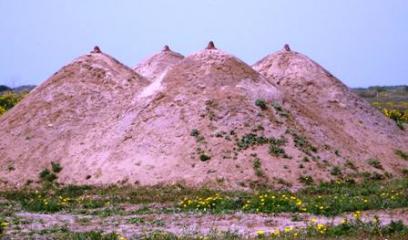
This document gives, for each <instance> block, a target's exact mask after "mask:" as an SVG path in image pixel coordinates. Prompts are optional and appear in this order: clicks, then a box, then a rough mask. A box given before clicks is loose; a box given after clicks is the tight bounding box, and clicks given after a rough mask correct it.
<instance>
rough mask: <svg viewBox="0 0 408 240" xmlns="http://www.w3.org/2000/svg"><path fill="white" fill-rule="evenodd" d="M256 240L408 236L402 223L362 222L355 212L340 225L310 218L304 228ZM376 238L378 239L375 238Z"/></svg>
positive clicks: (285, 230)
mask: <svg viewBox="0 0 408 240" xmlns="http://www.w3.org/2000/svg"><path fill="white" fill-rule="evenodd" d="M257 235H258V236H257V237H258V239H285V240H292V239H293V240H294V239H384V237H390V236H393V237H398V236H401V237H402V236H408V227H407V226H406V225H404V224H403V222H402V221H391V223H389V224H386V225H384V224H382V223H381V221H380V220H379V219H378V217H374V218H373V219H372V220H371V221H368V222H363V221H362V220H361V219H360V212H355V213H354V216H353V219H347V218H344V219H343V220H342V221H341V223H340V224H338V225H334V224H323V223H319V222H318V221H317V219H315V218H312V219H311V221H310V222H308V223H307V226H306V227H303V228H295V227H292V226H287V227H285V228H284V229H276V230H275V231H274V232H272V233H268V234H265V232H263V231H258V232H257ZM377 237H378V238H377Z"/></svg>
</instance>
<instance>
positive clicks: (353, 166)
mask: <svg viewBox="0 0 408 240" xmlns="http://www.w3.org/2000/svg"><path fill="white" fill-rule="evenodd" d="M344 166H346V167H348V168H350V169H352V170H357V167H356V165H354V163H353V162H352V161H350V160H347V161H346V163H345V164H344Z"/></svg>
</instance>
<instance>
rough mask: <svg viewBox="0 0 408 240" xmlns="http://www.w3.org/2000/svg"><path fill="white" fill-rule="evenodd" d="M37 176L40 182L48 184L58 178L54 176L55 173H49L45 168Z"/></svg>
mask: <svg viewBox="0 0 408 240" xmlns="http://www.w3.org/2000/svg"><path fill="white" fill-rule="evenodd" d="M39 176H40V179H41V181H43V182H50V183H51V182H53V181H55V180H56V179H57V178H58V177H57V175H55V173H53V172H51V171H50V170H48V169H47V168H46V169H44V170H42V171H41V172H40V175H39Z"/></svg>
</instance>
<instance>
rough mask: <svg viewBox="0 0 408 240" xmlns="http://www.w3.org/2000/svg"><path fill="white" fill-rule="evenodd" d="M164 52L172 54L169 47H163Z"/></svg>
mask: <svg viewBox="0 0 408 240" xmlns="http://www.w3.org/2000/svg"><path fill="white" fill-rule="evenodd" d="M162 51H163V52H170V51H171V50H170V47H169V45H164V47H163V50H162Z"/></svg>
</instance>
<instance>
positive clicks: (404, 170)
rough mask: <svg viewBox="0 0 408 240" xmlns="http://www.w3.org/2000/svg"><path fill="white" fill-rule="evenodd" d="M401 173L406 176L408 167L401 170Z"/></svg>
mask: <svg viewBox="0 0 408 240" xmlns="http://www.w3.org/2000/svg"><path fill="white" fill-rule="evenodd" d="M401 173H402V175H404V176H405V177H408V168H404V169H402V170H401Z"/></svg>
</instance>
